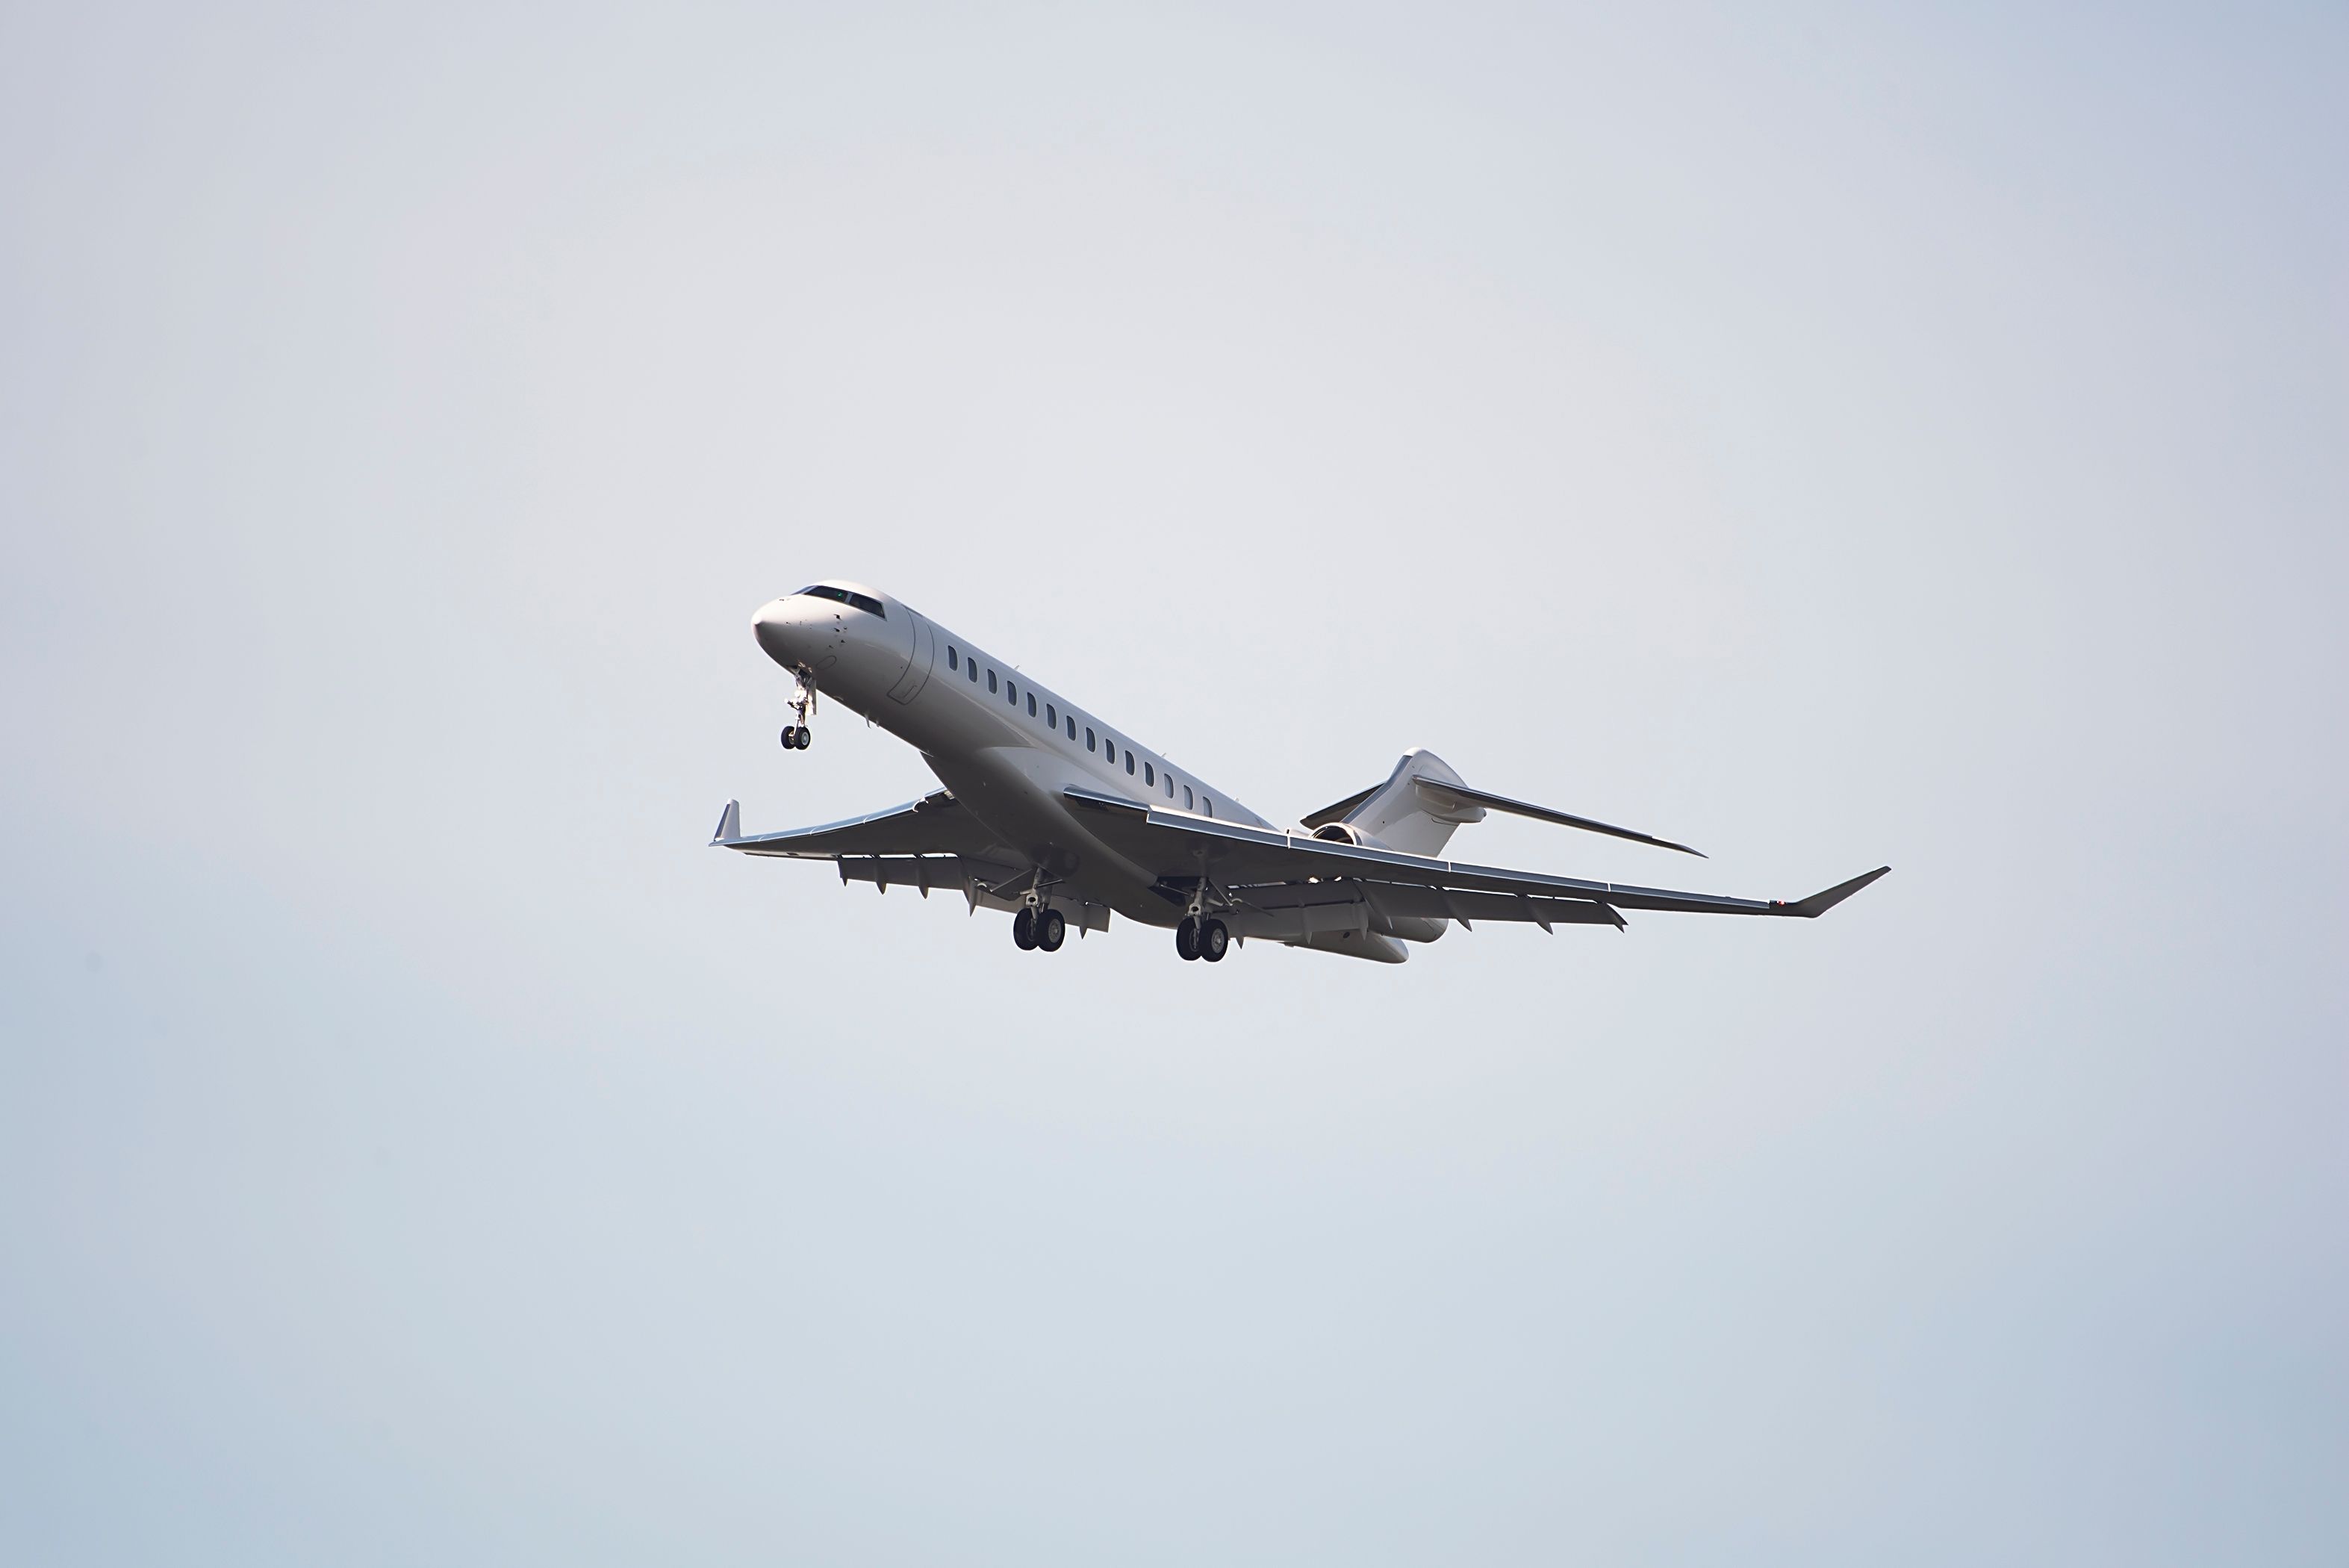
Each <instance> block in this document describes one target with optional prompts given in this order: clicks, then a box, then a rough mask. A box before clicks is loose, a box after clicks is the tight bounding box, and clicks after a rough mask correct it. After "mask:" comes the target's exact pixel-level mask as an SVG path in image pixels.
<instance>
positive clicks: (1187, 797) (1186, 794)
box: [1183, 784, 1193, 811]
mask: <svg viewBox="0 0 2349 1568" xmlns="http://www.w3.org/2000/svg"><path fill="white" fill-rule="evenodd" d="M1192 809H1193V808H1192V805H1191V787H1190V786H1189V785H1188V784H1185V785H1184V786H1183V810H1185V811H1188V810H1192Z"/></svg>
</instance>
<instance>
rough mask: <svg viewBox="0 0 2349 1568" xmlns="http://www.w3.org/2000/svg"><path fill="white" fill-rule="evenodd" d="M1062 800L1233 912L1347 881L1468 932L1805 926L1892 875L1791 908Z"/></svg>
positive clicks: (1083, 796) (1386, 906)
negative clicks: (1763, 922) (1750, 918)
mask: <svg viewBox="0 0 2349 1568" xmlns="http://www.w3.org/2000/svg"><path fill="white" fill-rule="evenodd" d="M1062 793H1063V798H1064V799H1067V800H1068V802H1069V803H1070V804H1071V806H1072V807H1075V808H1077V809H1078V810H1081V811H1082V812H1083V813H1084V814H1085V816H1084V820H1085V825H1086V827H1087V828H1089V829H1090V830H1092V832H1094V833H1095V834H1096V835H1097V836H1098V837H1099V838H1100V839H1101V840H1102V842H1104V843H1106V844H1108V845H1109V846H1110V847H1111V848H1112V849H1114V850H1116V851H1118V852H1119V853H1120V854H1122V855H1123V856H1125V857H1126V858H1127V859H1128V860H1131V861H1133V862H1134V863H1135V864H1137V865H1140V866H1142V867H1143V868H1144V869H1145V870H1149V871H1153V872H1156V873H1157V874H1158V876H1159V877H1160V878H1161V879H1162V881H1163V882H1165V883H1166V884H1168V885H1169V886H1174V887H1184V888H1187V887H1190V886H1192V885H1194V884H1195V882H1196V881H1197V879H1198V878H1200V877H1201V876H1205V877H1207V878H1208V879H1210V881H1211V882H1213V883H1214V884H1215V885H1216V886H1217V887H1218V888H1220V889H1221V890H1222V891H1224V892H1226V893H1227V894H1229V895H1230V896H1231V897H1232V898H1233V899H1234V900H1235V901H1236V902H1237V903H1244V904H1248V905H1251V906H1253V907H1257V908H1262V909H1269V908H1273V907H1280V906H1294V903H1295V902H1296V901H1298V900H1300V899H1302V900H1305V901H1307V902H1311V901H1313V900H1314V899H1316V898H1319V897H1327V898H1330V899H1336V898H1340V897H1351V896H1352V894H1351V892H1347V891H1345V890H1343V889H1341V888H1334V887H1333V888H1330V890H1329V892H1328V893H1327V894H1326V895H1325V894H1318V893H1316V892H1312V891H1310V890H1313V889H1315V888H1317V887H1319V886H1320V885H1322V884H1327V883H1332V882H1351V883H1355V884H1359V885H1360V887H1361V893H1362V896H1364V897H1366V898H1368V899H1369V900H1370V901H1371V903H1376V904H1377V905H1379V907H1380V908H1381V910H1382V911H1384V912H1385V913H1389V914H1397V915H1405V914H1407V915H1425V916H1429V917H1433V918H1436V919H1454V920H1459V921H1461V922H1462V923H1464V924H1465V923H1473V922H1475V921H1476V920H1522V921H1531V922H1533V923H1537V924H1541V925H1547V924H1549V923H1552V922H1557V923H1569V924H1598V923H1604V924H1611V925H1620V924H1621V923H1623V922H1622V916H1621V914H1620V913H1619V911H1622V910H1626V909H1640V910H1650V909H1652V910H1669V911H1674V912H1679V913H1691V914H1763V915H1780V916H1795V917H1799V918H1803V919H1810V918H1814V917H1816V916H1817V915H1821V914H1824V913H1826V912H1827V911H1828V910H1830V909H1832V908H1834V907H1835V906H1836V905H1837V904H1838V903H1842V902H1843V901H1844V900H1845V899H1847V898H1849V897H1850V896H1851V895H1852V894H1853V893H1856V892H1858V891H1859V890H1860V889H1862V888H1864V887H1866V886H1867V885H1868V883H1870V882H1874V881H1875V880H1876V879H1877V878H1878V877H1880V876H1882V875H1884V874H1885V872H1889V871H1890V870H1891V869H1892V868H1891V867H1889V866H1884V867H1879V868H1878V870H1876V871H1872V872H1868V873H1867V874H1866V875H1864V876H1857V877H1854V878H1852V879H1851V881H1849V882H1843V883H1840V884H1838V885H1837V886H1835V887H1831V888H1828V889H1826V891H1824V892H1816V893H1813V894H1812V895H1811V896H1810V897H1808V898H1805V899H1796V900H1794V901H1791V902H1789V901H1785V900H1781V899H1754V898H1731V897H1728V896H1726V895H1723V894H1720V893H1705V892H1676V891H1674V890H1672V889H1670V888H1651V887H1638V886H1633V885H1630V884H1629V883H1624V882H1589V881H1586V880H1584V879H1582V878H1579V877H1559V876H1548V875H1545V874H1543V873H1541V872H1520V871H1510V870H1507V869H1506V868H1503V867H1499V866H1479V865H1471V864H1467V863H1465V862H1463V861H1444V860H1438V859H1436V858H1434V857H1433V856H1432V855H1411V854H1404V853H1402V852H1401V851H1395V850H1373V849H1368V848H1364V847H1362V846H1360V845H1356V844H1349V843H1342V842H1336V841H1330V840H1327V839H1316V838H1313V837H1312V836H1310V835H1309V834H1306V833H1296V832H1282V831H1279V830H1268V829H1263V828H1249V827H1243V826H1241V825H1239V824H1237V823H1233V822H1223V821H1217V820H1215V819H1213V818H1210V817H1200V816H1194V815H1193V814H1191V813H1190V812H1187V811H1169V810H1159V809H1158V808H1156V807H1153V806H1147V805H1143V803H1141V802H1139V801H1134V800H1126V799H1119V798H1117V797H1115V796H1111V795H1104V794H1096V793H1095V792H1094V791H1092V790H1090V789H1068V790H1065V791H1063V792H1062ZM1276 890H1277V891H1276Z"/></svg>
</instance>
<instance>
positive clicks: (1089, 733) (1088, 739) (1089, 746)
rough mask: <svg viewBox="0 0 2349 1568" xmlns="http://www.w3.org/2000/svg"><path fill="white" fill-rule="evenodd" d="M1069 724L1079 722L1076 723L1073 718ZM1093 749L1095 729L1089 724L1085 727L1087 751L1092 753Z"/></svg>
mask: <svg viewBox="0 0 2349 1568" xmlns="http://www.w3.org/2000/svg"><path fill="white" fill-rule="evenodd" d="M1069 722H1070V723H1071V724H1074V723H1076V722H1077V721H1076V720H1075V719H1073V718H1072V719H1071V720H1069ZM1092 748H1093V727H1092V725H1090V724H1089V725H1087V726H1085V749H1086V750H1087V751H1091V750H1092Z"/></svg>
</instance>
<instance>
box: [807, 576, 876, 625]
mask: <svg viewBox="0 0 2349 1568" xmlns="http://www.w3.org/2000/svg"><path fill="white" fill-rule="evenodd" d="M792 598H794V599H829V600H831V601H832V602H833V603H835V604H845V605H847V606H848V607H849V608H851V609H853V610H862V611H864V613H865V614H868V615H878V616H880V617H881V618H882V619H883V620H887V619H888V618H889V612H888V611H887V610H885V609H884V608H883V607H882V604H881V601H880V600H878V599H875V598H874V597H873V595H871V594H870V593H852V592H850V591H849V590H848V589H845V588H834V587H833V586H832V585H831V584H830V583H813V584H812V585H810V586H808V587H805V588H802V589H801V590H800V591H799V592H798V593H794V594H792Z"/></svg>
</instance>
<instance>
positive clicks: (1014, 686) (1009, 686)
mask: <svg viewBox="0 0 2349 1568" xmlns="http://www.w3.org/2000/svg"><path fill="white" fill-rule="evenodd" d="M1003 700H1004V701H1006V702H1008V703H1009V704H1010V705H1011V706H1012V707H1019V683H1018V682H1017V681H1014V680H1012V679H1011V678H1010V677H1009V676H1006V677H1004V682H1003Z"/></svg>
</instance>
